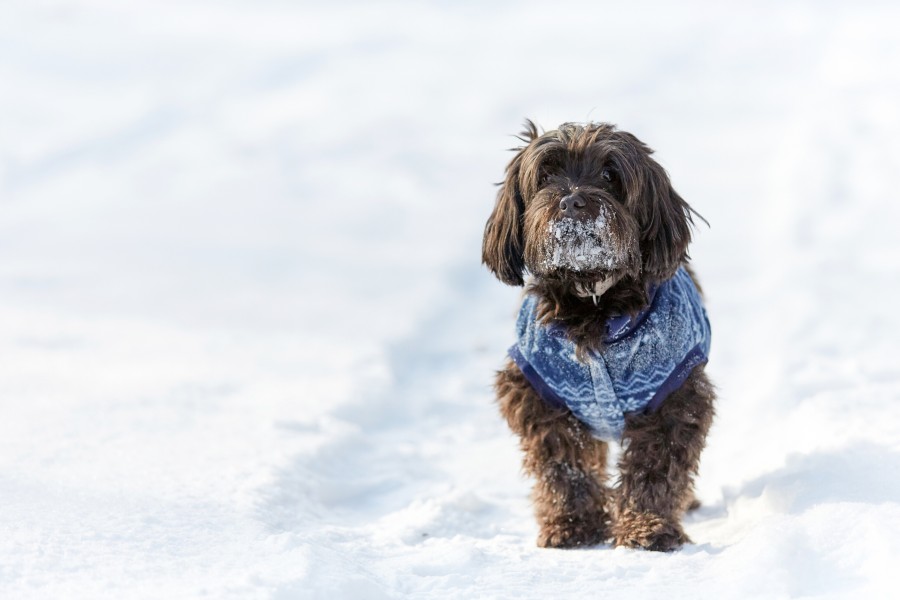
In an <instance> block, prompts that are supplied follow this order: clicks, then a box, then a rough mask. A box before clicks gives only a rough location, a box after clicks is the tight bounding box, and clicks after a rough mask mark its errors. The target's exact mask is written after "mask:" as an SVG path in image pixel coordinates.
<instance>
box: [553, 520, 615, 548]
mask: <svg viewBox="0 0 900 600" xmlns="http://www.w3.org/2000/svg"><path fill="white" fill-rule="evenodd" d="M609 537H610V536H609V531H608V522H607V519H606V518H605V517H604V516H602V515H598V516H596V517H595V518H585V517H561V518H558V519H555V520H552V521H549V522H546V523H544V524H543V525H541V532H540V534H538V539H537V545H538V546H539V547H541V548H578V547H581V546H596V545H597V544H602V543H603V542H605V541H607V540H608V539H609Z"/></svg>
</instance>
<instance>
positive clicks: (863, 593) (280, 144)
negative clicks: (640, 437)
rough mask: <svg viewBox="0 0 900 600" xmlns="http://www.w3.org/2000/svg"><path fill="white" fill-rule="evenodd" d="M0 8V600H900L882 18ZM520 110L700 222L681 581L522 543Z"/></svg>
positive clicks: (889, 43)
mask: <svg viewBox="0 0 900 600" xmlns="http://www.w3.org/2000/svg"><path fill="white" fill-rule="evenodd" d="M754 6H755V8H754V10H749V9H735V8H732V7H729V6H727V5H720V4H712V3H696V4H694V5H691V6H684V5H680V6H679V7H677V8H676V7H675V6H674V5H673V6H672V7H669V5H667V4H664V3H650V4H643V5H641V6H634V7H631V6H630V5H628V6H626V5H621V4H620V5H615V6H609V7H603V6H598V5H597V4H596V3H590V2H586V3H568V2H562V3H553V5H552V6H546V3H543V4H542V3H533V4H529V3H524V4H523V3H502V2H501V3H497V4H491V5H487V4H483V3H468V2H462V3H456V4H453V5H452V6H451V5H449V4H444V3H437V4H431V5H429V4H424V3H416V4H404V3H386V4H382V3H378V4H377V5H376V4H371V3H353V2H338V3H334V4H332V5H328V6H327V7H325V6H324V5H322V6H319V5H315V4H313V3H308V4H307V3H294V2H278V1H275V0H272V1H266V2H255V3H242V2H229V3H223V2H212V1H211V0H193V1H190V2H152V3H151V2H129V3H127V5H126V4H123V3H117V2H107V1H105V0H82V1H76V2H56V1H47V2H30V1H28V2H26V1H10V2H6V3H3V4H2V6H0V81H2V82H3V84H2V87H0V114H2V115H3V118H0V409H2V418H0V449H2V451H0V598H3V599H4V600H5V599H7V598H9V599H20V598H21V599H29V598H54V599H57V598H66V599H68V598H73V599H76V598H91V599H94V598H117V599H122V598H201V597H209V598H241V599H245V598H273V599H282V600H285V599H290V598H329V599H343V598H348V599H351V598H352V599H359V598H415V599H419V598H557V597H566V598H581V597H585V598H587V597H604V598H628V599H629V600H630V599H640V598H659V597H661V596H665V597H666V598H671V599H678V598H698V597H699V598H707V597H714V598H766V599H769V598H860V597H872V598H882V597H889V596H890V594H891V592H892V590H893V588H894V585H893V562H894V561H893V559H894V557H896V556H898V555H900V541H898V540H900V402H898V400H900V363H898V358H897V357H898V356H900V342H898V340H900V311H897V309H896V307H895V304H896V303H895V302H894V298H895V297H896V295H897V293H898V291H900V284H898V270H900V269H898V264H900V237H898V236H897V234H896V228H897V226H896V224H897V223H898V222H900V203H898V202H897V197H896V196H897V191H896V190H897V186H896V184H895V179H896V173H898V172H900V119H898V116H897V111H896V106H898V105H900V70H898V69H897V61H898V58H900V38H898V37H897V36H896V34H895V31H894V30H895V28H894V27H893V26H892V23H895V22H897V19H898V17H900V14H898V12H897V10H896V9H895V8H893V7H891V6H889V5H887V4H880V3H861V4H860V3H857V4H855V5H854V6H853V7H852V8H851V7H846V8H845V7H843V6H842V5H841V4H838V3H834V4H831V3H828V4H827V6H824V7H823V5H822V4H821V3H790V4H787V3H776V2H772V3H764V4H763V5H754ZM524 117H531V118H534V119H535V120H536V121H537V122H539V123H541V124H543V125H545V126H555V125H557V124H559V123H560V122H562V121H567V120H586V119H595V120H603V121H609V122H613V123H617V124H618V125H620V126H621V127H622V128H623V129H626V130H629V131H632V132H633V133H635V134H636V135H638V137H640V138H642V139H644V140H645V141H646V142H647V143H648V144H650V145H651V146H652V147H654V148H655V149H656V150H657V151H658V154H657V156H658V158H659V160H660V161H661V163H662V164H663V165H664V166H665V167H666V168H667V170H668V171H669V172H670V174H671V176H672V180H673V183H674V185H675V187H676V188H677V189H678V190H679V192H680V193H681V194H682V195H683V196H684V197H685V198H686V199H687V200H688V201H689V202H690V203H691V204H692V206H693V207H694V208H696V209H697V210H698V211H699V212H700V213H701V214H703V215H704V216H705V217H706V218H707V219H708V220H709V221H710V223H711V224H712V228H711V229H706V228H704V227H701V228H700V229H699V230H698V231H697V236H696V242H695V244H694V246H693V247H692V256H693V259H694V265H695V268H696V270H697V272H698V273H699V275H700V277H701V281H702V283H703V285H704V289H705V293H706V296H707V298H708V309H709V313H710V319H711V321H712V327H713V349H712V357H711V361H710V365H709V372H710V374H711V376H712V378H713V380H714V381H715V382H716V383H717V385H718V387H719V389H720V397H721V399H720V402H719V407H718V417H717V420H716V422H715V425H714V428H713V431H712V433H711V436H710V439H709V444H708V449H707V451H706V453H705V455H704V460H703V464H702V470H701V477H700V479H699V481H698V492H699V495H700V498H701V499H702V500H703V503H704V506H703V507H702V508H701V509H700V510H699V511H697V512H696V513H694V514H692V515H691V516H690V517H688V519H687V522H686V528H687V531H688V533H689V534H690V535H691V537H692V538H693V539H694V540H695V541H696V544H692V545H688V546H686V547H685V548H684V549H683V550H681V551H679V552H676V553H673V554H668V555H660V554H653V553H645V552H635V551H629V550H624V549H612V548H609V547H605V546H603V547H598V548H591V549H584V550H577V551H556V550H541V549H538V548H536V547H535V546H534V540H535V537H536V533H537V531H536V526H535V524H534V521H533V518H532V516H531V506H530V503H529V501H528V493H529V482H528V481H527V480H526V479H525V478H523V477H522V476H521V474H520V456H519V452H518V449H517V447H516V440H515V439H514V438H513V437H512V436H511V435H510V434H509V432H508V431H507V428H506V426H505V424H504V423H503V422H502V421H501V419H500V417H499V415H498V414H497V410H496V407H495V406H494V403H493V397H492V393H491V389H490V385H491V380H492V376H493V372H494V371H495V370H496V369H497V368H499V367H500V366H501V364H502V361H503V356H504V353H505V350H506V348H507V346H508V345H509V344H510V343H511V342H512V339H513V321H514V315H515V312H516V310H517V308H518V306H517V304H518V292H517V290H513V289H510V288H506V287H504V286H503V285H501V284H500V283H498V282H497V281H495V280H493V279H492V278H491V277H490V276H489V274H488V273H487V272H486V270H485V269H484V268H483V267H481V266H480V265H479V259H480V241H481V240H480V235H481V231H482V228H483V225H484V221H485V219H486V217H487V215H488V213H489V211H490V209H491V206H492V203H493V198H494V194H495V188H494V187H493V186H492V185H491V182H495V181H498V180H499V179H500V178H501V176H502V172H503V167H504V166H505V164H506V162H507V161H508V160H509V158H510V154H509V153H506V152H504V151H503V150H504V149H505V148H507V147H509V146H512V145H515V144H516V142H515V141H514V140H513V138H512V137H511V136H510V134H511V133H514V132H515V131H516V130H517V129H518V128H519V127H520V124H521V121H522V119H523V118H524Z"/></svg>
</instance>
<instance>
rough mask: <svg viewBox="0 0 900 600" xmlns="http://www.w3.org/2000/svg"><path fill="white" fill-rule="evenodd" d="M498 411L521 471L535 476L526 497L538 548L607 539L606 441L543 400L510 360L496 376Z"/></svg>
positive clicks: (599, 541)
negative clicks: (516, 440)
mask: <svg viewBox="0 0 900 600" xmlns="http://www.w3.org/2000/svg"><path fill="white" fill-rule="evenodd" d="M497 398H498V402H499V404H500V411H501V412H502V413H503V416H504V417H506V420H507V422H508V423H509V426H510V428H512V430H513V431H514V432H515V433H516V434H518V435H519V436H520V438H521V439H520V442H521V447H522V450H523V451H524V453H525V461H524V468H525V471H526V472H528V473H529V474H530V475H533V476H534V477H535V478H536V482H535V485H534V489H533V492H532V499H533V501H534V510H535V516H536V517H537V521H538V525H539V527H540V533H539V534H538V540H537V544H538V546H541V547H545V548H548V547H549V548H570V547H576V546H592V545H595V544H599V543H602V542H604V541H605V540H607V539H608V538H609V523H610V519H609V513H608V511H607V506H606V502H607V494H608V492H607V489H606V487H605V485H604V481H605V478H606V475H605V472H606V453H607V446H606V443H604V442H602V441H599V440H597V439H594V437H593V436H591V435H590V433H589V432H588V431H587V429H586V428H585V426H584V425H582V424H581V423H580V422H579V421H578V420H577V419H575V417H573V416H572V415H571V413H569V412H568V411H566V410H563V409H559V408H554V407H552V406H549V405H548V404H547V403H545V402H544V401H543V400H542V399H541V398H540V396H538V395H537V393H536V392H535V391H534V389H533V388H532V387H531V385H530V384H529V383H528V381H527V380H526V379H525V377H524V376H523V375H522V373H521V371H519V369H518V367H516V366H515V365H514V364H513V363H509V364H508V365H507V368H506V369H505V370H504V371H501V372H500V373H498V375H497Z"/></svg>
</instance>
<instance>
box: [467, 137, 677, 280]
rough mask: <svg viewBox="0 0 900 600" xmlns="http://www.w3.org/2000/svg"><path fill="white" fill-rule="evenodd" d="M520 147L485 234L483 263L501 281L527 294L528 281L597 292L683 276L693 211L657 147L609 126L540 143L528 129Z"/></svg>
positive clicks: (511, 164) (503, 184)
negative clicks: (624, 282) (621, 283)
mask: <svg viewBox="0 0 900 600" xmlns="http://www.w3.org/2000/svg"><path fill="white" fill-rule="evenodd" d="M520 139H521V140H522V141H523V142H525V146H524V147H522V148H518V149H517V152H516V156H515V157H514V158H513V159H512V161H511V162H510V163H509V165H508V166H507V167H506V180H505V181H504V182H503V183H502V184H500V191H499V193H498V196H497V204H496V206H495V207H494V212H493V213H492V214H491V216H490V218H489V219H488V222H487V226H486V227H485V232H484V243H483V247H482V260H483V261H484V263H485V264H486V265H487V266H488V268H489V269H490V270H491V271H492V272H493V273H494V275H496V276H497V278H499V279H500V280H501V281H503V282H504V283H507V284H509V285H522V284H523V276H524V274H525V272H526V271H527V272H529V273H531V274H532V275H533V276H535V277H536V278H545V279H560V280H568V281H574V282H577V283H578V284H579V285H585V286H587V285H594V284H596V283H598V282H615V281H618V280H619V279H621V278H622V277H625V276H630V277H632V278H635V279H640V280H643V281H654V280H655V281H661V280H664V279H667V278H669V277H670V276H672V275H673V274H674V272H675V271H676V270H677V269H678V267H679V265H680V264H681V263H682V262H683V261H684V260H685V258H686V255H687V247H688V244H689V243H690V241H691V224H692V221H691V212H692V211H691V208H690V207H689V206H688V204H687V203H686V202H685V201H684V200H683V199H682V198H681V196H679V195H678V194H677V193H676V192H675V190H673V189H672V186H671V184H670V183H669V178H668V176H667V175H666V172H665V171H664V170H663V168H662V167H661V166H660V165H659V164H658V163H657V162H656V161H655V160H653V159H652V158H651V156H650V155H651V153H652V152H653V151H652V150H651V149H650V148H649V147H647V146H646V145H645V144H644V143H643V142H641V141H640V140H638V139H637V138H636V137H634V136H633V135H631V134H630V133H626V132H624V131H618V130H617V129H616V128H615V127H614V126H613V125H609V124H605V123H588V124H583V125H582V124H576V123H565V124H563V125H561V126H560V127H559V129H557V130H555V131H548V132H546V133H543V134H539V133H538V131H537V128H536V127H535V125H534V124H533V123H532V122H531V121H526V130H525V132H523V134H522V135H521V137H520ZM609 284H611V283H608V284H607V285H609Z"/></svg>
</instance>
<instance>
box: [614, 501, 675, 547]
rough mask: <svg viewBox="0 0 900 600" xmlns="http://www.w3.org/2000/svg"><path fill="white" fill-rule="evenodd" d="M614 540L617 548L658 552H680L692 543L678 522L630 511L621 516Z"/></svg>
mask: <svg viewBox="0 0 900 600" xmlns="http://www.w3.org/2000/svg"><path fill="white" fill-rule="evenodd" d="M614 538H615V539H614V543H615V545H616V546H625V547H626V548H639V549H644V550H653V551H656V552H671V551H673V550H678V549H679V548H681V547H682V546H683V545H684V544H689V543H690V541H691V540H690V538H688V536H687V535H686V534H685V533H684V530H683V529H682V528H681V525H680V524H678V523H677V522H673V521H671V520H668V519H663V518H662V517H659V516H657V515H654V514H651V513H641V512H637V511H630V510H629V511H625V512H624V513H623V514H622V515H620V516H619V519H618V522H617V523H616V527H615V536H614Z"/></svg>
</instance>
